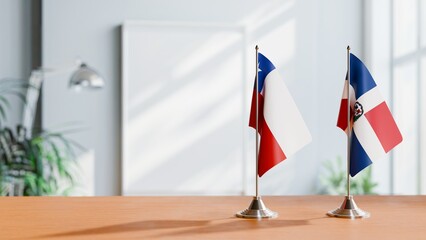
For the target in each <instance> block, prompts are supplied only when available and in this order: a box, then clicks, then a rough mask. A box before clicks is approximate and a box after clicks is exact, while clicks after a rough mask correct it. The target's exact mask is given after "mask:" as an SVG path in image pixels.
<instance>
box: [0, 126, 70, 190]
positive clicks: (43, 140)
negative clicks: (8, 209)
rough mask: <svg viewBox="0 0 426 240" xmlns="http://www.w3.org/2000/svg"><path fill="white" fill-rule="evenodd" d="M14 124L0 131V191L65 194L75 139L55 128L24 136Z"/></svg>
mask: <svg viewBox="0 0 426 240" xmlns="http://www.w3.org/2000/svg"><path fill="white" fill-rule="evenodd" d="M25 132H26V129H24V128H23V127H21V126H18V127H17V129H16V133H14V132H13V131H12V130H11V129H9V128H4V129H2V130H1V131H0V164H1V166H2V171H1V181H0V182H1V183H2V187H1V189H2V190H3V192H2V194H3V195H24V196H41V195H67V194H68V193H69V191H70V190H71V189H72V187H73V186H74V184H75V180H74V177H73V172H72V169H73V167H75V165H76V163H75V162H74V159H75V154H74V149H73V148H74V146H75V145H76V143H74V142H72V141H71V140H69V139H67V138H65V137H64V135H63V134H62V133H58V132H47V131H44V132H41V133H39V134H37V135H35V136H34V137H31V138H27V137H25Z"/></svg>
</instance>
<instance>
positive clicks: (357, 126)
mask: <svg viewBox="0 0 426 240" xmlns="http://www.w3.org/2000/svg"><path fill="white" fill-rule="evenodd" d="M353 129H354V133H355V135H356V137H357V138H358V141H359V143H360V144H361V146H362V148H364V151H365V152H366V153H367V155H368V156H369V157H370V159H371V161H375V160H378V159H381V158H383V157H384V156H385V155H386V152H385V150H384V149H383V147H382V144H381V143H380V141H379V138H378V137H377V135H376V133H375V132H374V129H373V128H372V127H371V125H370V123H369V122H368V120H367V118H366V117H365V116H364V115H362V116H361V117H360V118H358V120H357V121H356V122H355V123H354V128H353Z"/></svg>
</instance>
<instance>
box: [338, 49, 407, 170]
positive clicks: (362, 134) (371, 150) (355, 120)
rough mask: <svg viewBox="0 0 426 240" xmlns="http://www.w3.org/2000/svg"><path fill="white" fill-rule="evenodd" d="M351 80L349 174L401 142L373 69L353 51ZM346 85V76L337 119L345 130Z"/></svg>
mask: <svg viewBox="0 0 426 240" xmlns="http://www.w3.org/2000/svg"><path fill="white" fill-rule="evenodd" d="M346 78H347V76H346ZM350 81H351V86H350V89H349V91H350V96H351V99H350V101H351V115H350V118H351V127H352V129H351V130H352V138H351V147H350V174H351V176H352V177H353V176H355V175H356V174H357V173H358V172H360V171H361V170H363V169H364V168H366V167H368V166H369V165H370V164H371V163H372V161H375V160H378V159H381V158H383V157H384V156H385V155H386V153H388V152H389V151H390V150H392V148H394V147H395V146H396V145H398V144H399V143H400V142H402V135H401V133H400V131H399V129H398V126H397V125H396V123H395V120H394V119H393V117H392V114H391V112H390V110H389V108H388V105H387V104H386V102H385V100H384V98H383V97H382V95H381V94H380V92H379V89H378V87H377V85H376V82H374V79H373V77H372V76H371V74H370V72H369V71H368V69H367V68H366V67H365V65H364V64H363V63H362V62H361V60H359V59H358V58H357V57H356V56H355V55H353V54H350ZM347 89H348V80H347V79H346V81H345V87H344V90H343V96H342V102H341V103H340V111H339V117H338V119H337V126H338V127H339V128H341V129H342V130H343V131H345V132H346V133H348V131H349V129H348V111H347V109H348V107H347V106H348V95H347Z"/></svg>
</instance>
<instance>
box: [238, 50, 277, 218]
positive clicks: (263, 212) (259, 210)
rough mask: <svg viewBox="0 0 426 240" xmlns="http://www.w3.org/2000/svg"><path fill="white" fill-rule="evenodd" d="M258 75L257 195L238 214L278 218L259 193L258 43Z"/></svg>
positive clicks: (257, 74) (256, 80)
mask: <svg viewBox="0 0 426 240" xmlns="http://www.w3.org/2000/svg"><path fill="white" fill-rule="evenodd" d="M255 50H256V65H255V67H256V77H255V84H254V94H255V99H256V100H255V101H256V195H255V196H254V197H253V200H252V201H251V203H250V206H249V207H248V208H247V209H245V210H243V211H240V212H237V214H236V216H237V217H240V218H257V219H262V218H276V217H277V216H278V213H276V212H274V211H271V210H269V209H268V208H267V207H266V206H265V204H264V203H263V201H262V198H261V197H260V195H259V132H258V129H259V85H258V84H259V70H258V68H259V46H258V45H256V47H255Z"/></svg>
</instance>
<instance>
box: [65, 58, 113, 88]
mask: <svg viewBox="0 0 426 240" xmlns="http://www.w3.org/2000/svg"><path fill="white" fill-rule="evenodd" d="M104 84H105V83H104V79H103V78H102V77H101V76H100V75H99V74H98V73H97V72H96V71H95V70H94V69H92V68H90V67H89V66H87V65H86V64H85V63H82V64H81V65H80V66H79V68H78V69H77V70H76V71H75V72H74V73H73V74H72V76H71V79H70V83H69V86H70V88H74V89H80V88H89V89H99V88H102V87H103V86H104Z"/></svg>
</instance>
